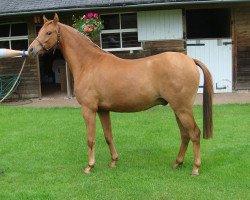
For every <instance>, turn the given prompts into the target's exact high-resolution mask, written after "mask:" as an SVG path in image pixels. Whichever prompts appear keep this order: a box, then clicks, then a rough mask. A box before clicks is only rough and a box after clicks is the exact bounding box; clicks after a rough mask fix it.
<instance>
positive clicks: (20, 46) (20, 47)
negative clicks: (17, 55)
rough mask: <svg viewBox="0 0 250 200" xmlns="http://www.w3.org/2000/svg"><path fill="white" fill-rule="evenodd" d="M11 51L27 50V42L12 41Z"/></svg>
mask: <svg viewBox="0 0 250 200" xmlns="http://www.w3.org/2000/svg"><path fill="white" fill-rule="evenodd" d="M11 49H15V50H26V49H28V40H12V41H11Z"/></svg>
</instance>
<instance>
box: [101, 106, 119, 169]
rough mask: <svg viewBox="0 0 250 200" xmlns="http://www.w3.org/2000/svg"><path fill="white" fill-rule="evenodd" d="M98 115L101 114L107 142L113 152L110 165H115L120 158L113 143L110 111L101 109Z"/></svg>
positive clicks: (111, 152)
mask: <svg viewBox="0 0 250 200" xmlns="http://www.w3.org/2000/svg"><path fill="white" fill-rule="evenodd" d="M98 115H99V118H100V120H101V124H102V128H103V132H104V135H105V139H106V142H107V144H108V146H109V150H110V154H111V163H110V165H109V166H110V167H115V165H116V162H117V160H118V154H117V152H116V150H115V146H114V144H113V137H112V128H111V120H110V113H109V112H108V111H99V112H98Z"/></svg>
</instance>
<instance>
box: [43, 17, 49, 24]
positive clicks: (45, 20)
mask: <svg viewBox="0 0 250 200" xmlns="http://www.w3.org/2000/svg"><path fill="white" fill-rule="evenodd" d="M47 21H49V20H48V19H47V18H46V17H45V15H43V23H44V24H45V23H46V22H47Z"/></svg>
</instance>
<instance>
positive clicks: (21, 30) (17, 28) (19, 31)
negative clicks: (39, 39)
mask: <svg viewBox="0 0 250 200" xmlns="http://www.w3.org/2000/svg"><path fill="white" fill-rule="evenodd" d="M23 35H28V28H27V24H26V23H21V24H11V36H23Z"/></svg>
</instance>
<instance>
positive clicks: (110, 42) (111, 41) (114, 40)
mask: <svg viewBox="0 0 250 200" xmlns="http://www.w3.org/2000/svg"><path fill="white" fill-rule="evenodd" d="M102 48H103V49H108V48H121V43H120V33H106V34H102Z"/></svg>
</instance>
